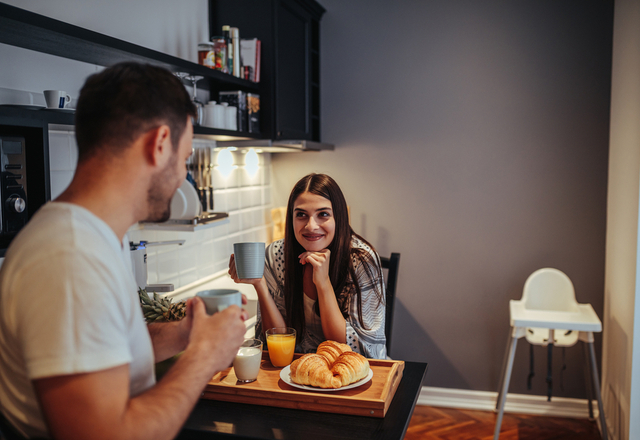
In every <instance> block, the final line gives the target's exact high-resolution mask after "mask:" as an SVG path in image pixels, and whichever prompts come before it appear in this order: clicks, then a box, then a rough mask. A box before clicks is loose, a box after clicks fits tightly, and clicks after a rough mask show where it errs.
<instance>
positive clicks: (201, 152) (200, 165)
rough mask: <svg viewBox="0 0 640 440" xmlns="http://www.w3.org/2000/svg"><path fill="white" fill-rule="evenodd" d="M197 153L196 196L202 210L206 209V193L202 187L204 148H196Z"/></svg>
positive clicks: (203, 184)
mask: <svg viewBox="0 0 640 440" xmlns="http://www.w3.org/2000/svg"><path fill="white" fill-rule="evenodd" d="M196 152H197V153H198V156H197V161H198V162H197V165H198V177H197V179H196V182H197V183H198V198H199V199H200V203H201V204H202V209H203V211H206V209H207V195H206V192H205V189H204V186H205V183H204V149H202V148H198V149H197V150H196Z"/></svg>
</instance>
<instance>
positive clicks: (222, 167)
mask: <svg viewBox="0 0 640 440" xmlns="http://www.w3.org/2000/svg"><path fill="white" fill-rule="evenodd" d="M235 149H236V148H234V147H229V148H225V149H224V150H220V152H218V159H217V163H218V165H217V166H216V167H215V169H216V170H218V171H220V174H222V175H223V176H224V177H229V175H230V174H231V172H232V171H233V170H235V169H236V168H238V167H237V165H234V164H233V154H231V151H233V150H235Z"/></svg>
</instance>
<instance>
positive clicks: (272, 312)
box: [229, 254, 286, 337]
mask: <svg viewBox="0 0 640 440" xmlns="http://www.w3.org/2000/svg"><path fill="white" fill-rule="evenodd" d="M229 275H230V276H231V278H233V281H235V282H236V283H242V284H251V285H253V287H254V288H255V289H256V293H257V294H258V306H259V307H260V315H261V317H262V329H263V330H267V329H270V328H274V327H286V324H285V321H284V318H283V317H282V314H281V313H280V310H278V307H277V306H276V303H275V301H274V300H273V298H272V297H271V295H270V294H269V288H268V287H267V282H266V280H265V279H264V276H263V277H262V278H253V279H240V278H238V273H237V272H236V264H235V258H234V255H233V254H231V258H229ZM257 336H258V335H256V337H257Z"/></svg>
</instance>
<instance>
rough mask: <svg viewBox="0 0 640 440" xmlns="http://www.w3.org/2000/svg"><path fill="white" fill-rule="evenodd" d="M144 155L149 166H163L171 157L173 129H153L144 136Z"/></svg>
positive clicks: (166, 127) (167, 127)
mask: <svg viewBox="0 0 640 440" xmlns="http://www.w3.org/2000/svg"><path fill="white" fill-rule="evenodd" d="M143 137H144V139H143V142H144V155H145V158H146V160H147V161H148V163H149V165H153V166H163V165H164V164H165V163H166V162H167V161H168V160H169V158H170V157H171V151H172V146H171V129H170V128H169V126H167V125H161V126H159V127H155V128H152V129H151V130H149V131H147V132H146V133H145V134H144V135H143Z"/></svg>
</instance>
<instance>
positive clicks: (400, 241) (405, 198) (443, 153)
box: [273, 0, 612, 397]
mask: <svg viewBox="0 0 640 440" xmlns="http://www.w3.org/2000/svg"><path fill="white" fill-rule="evenodd" d="M320 1H321V3H322V4H323V6H325V7H326V9H327V13H326V14H325V16H324V17H323V20H322V23H321V33H322V37H321V43H322V47H321V54H322V61H321V63H322V73H321V81H322V85H321V87H322V124H323V126H322V137H323V140H324V141H327V142H333V143H335V144H336V151H335V152H329V153H318V154H297V155H296V154H289V155H285V154H281V155H274V158H273V173H274V175H273V182H274V193H275V194H276V200H275V202H276V205H277V204H280V205H284V204H285V203H286V198H287V196H288V193H289V191H290V189H291V187H292V186H293V184H294V183H295V181H296V180H297V179H298V178H300V177H301V176H303V175H305V174H306V173H308V172H323V173H328V174H330V175H332V176H333V177H334V178H335V179H336V180H337V181H338V183H339V184H340V185H341V187H342V188H343V190H344V192H345V195H346V197H347V201H348V203H349V204H350V206H351V215H352V224H353V226H354V228H355V229H356V231H358V232H360V233H362V234H363V235H364V236H365V237H366V238H367V239H369V240H371V241H372V243H373V244H374V245H375V246H376V247H377V249H378V251H379V252H380V253H381V254H385V255H386V254H389V253H390V252H392V251H393V252H400V253H402V260H401V267H400V278H399V286H398V288H399V291H398V299H397V302H396V312H395V320H394V336H393V348H392V355H393V357H394V358H399V359H405V360H414V361H423V362H428V363H429V371H428V374H427V379H426V382H425V385H429V386H439V387H450V388H461V389H472V390H496V389H497V381H498V377H499V370H500V366H501V362H502V357H503V353H504V349H505V346H506V341H507V336H508V331H509V313H508V301H509V299H519V298H520V296H521V295H522V287H523V285H524V282H525V280H526V278H527V276H528V275H529V274H531V273H532V272H533V271H535V270H536V269H538V268H541V267H546V266H551V267H556V268H559V269H560V270H562V271H564V272H565V273H567V275H568V276H569V277H570V278H571V279H572V280H573V282H574V285H575V288H576V295H577V299H578V301H579V302H588V303H591V304H592V305H593V306H594V308H595V309H596V311H597V313H598V314H599V316H602V308H603V286H604V246H605V215H606V195H607V155H608V147H607V146H608V135H609V133H608V129H609V95H610V68H611V33H612V3H611V2H606V1H596V2H584V1H581V0H571V1H570V0H566V1H563V2H557V1H550V0H547V1H540V0H535V1H534V0H524V1H518V2H513V1H488V0H485V1H482V2H479V1H457V0H456V1H451V0H433V1H409V0H404V1H398V2H390V1H381V0H376V1H371V0H351V1H348V2H344V1H340V0H320ZM597 344H598V350H599V349H600V344H601V338H600V337H598V338H597ZM544 353H545V352H544V350H543V349H542V348H539V347H538V348H537V349H536V355H537V356H536V373H537V374H536V377H535V378H534V388H533V390H532V391H530V393H533V394H544V393H545V391H546V385H545V382H544V377H545V375H546V374H545V373H546V372H545V362H546V358H545V355H544ZM598 353H600V351H598ZM555 359H556V362H555V365H554V376H555V380H556V387H555V392H554V395H557V396H569V397H585V395H584V392H583V390H584V385H583V383H584V382H583V376H582V374H581V370H580V368H581V367H582V359H583V357H582V351H581V349H580V348H579V347H576V348H573V349H568V350H567V367H568V370H567V371H566V372H565V374H564V391H561V390H560V388H559V379H560V366H561V352H560V351H559V350H556V357H555ZM527 369H528V349H527V345H526V343H525V342H524V341H520V343H519V345H518V353H517V358H516V365H515V372H514V376H513V379H512V386H511V391H512V392H518V393H527V392H528V391H527V390H526V376H527V373H528V371H527Z"/></svg>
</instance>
